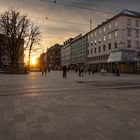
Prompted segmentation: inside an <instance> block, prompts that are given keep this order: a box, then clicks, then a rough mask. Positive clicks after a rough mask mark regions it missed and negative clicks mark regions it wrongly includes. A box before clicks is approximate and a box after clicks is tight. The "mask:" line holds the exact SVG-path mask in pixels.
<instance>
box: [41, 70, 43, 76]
mask: <svg viewBox="0 0 140 140" xmlns="http://www.w3.org/2000/svg"><path fill="white" fill-rule="evenodd" d="M41 72H42V76H44V68H42V69H41Z"/></svg>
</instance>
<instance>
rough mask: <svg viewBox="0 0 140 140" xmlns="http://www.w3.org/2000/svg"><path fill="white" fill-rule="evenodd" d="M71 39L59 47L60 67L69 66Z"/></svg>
mask: <svg viewBox="0 0 140 140" xmlns="http://www.w3.org/2000/svg"><path fill="white" fill-rule="evenodd" d="M72 40H73V39H72V38H70V39H68V40H67V41H65V42H64V45H63V46H62V47H61V65H62V66H63V65H66V66H69V65H70V60H71V58H70V44H71V41H72Z"/></svg>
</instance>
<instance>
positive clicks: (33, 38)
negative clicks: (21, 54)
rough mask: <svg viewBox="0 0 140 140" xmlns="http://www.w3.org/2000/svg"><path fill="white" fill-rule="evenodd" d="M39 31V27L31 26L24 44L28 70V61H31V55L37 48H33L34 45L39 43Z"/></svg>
mask: <svg viewBox="0 0 140 140" xmlns="http://www.w3.org/2000/svg"><path fill="white" fill-rule="evenodd" d="M40 34H41V33H40V30H39V26H35V25H34V24H31V26H30V31H29V36H28V40H27V44H26V48H28V50H29V51H28V67H29V68H30V60H31V53H32V52H34V51H36V50H37V49H38V48H35V45H37V44H39V41H40Z"/></svg>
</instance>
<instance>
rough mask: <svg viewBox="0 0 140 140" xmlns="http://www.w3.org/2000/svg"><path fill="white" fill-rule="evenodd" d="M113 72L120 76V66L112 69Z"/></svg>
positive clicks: (114, 74)
mask: <svg viewBox="0 0 140 140" xmlns="http://www.w3.org/2000/svg"><path fill="white" fill-rule="evenodd" d="M112 73H113V76H117V77H119V76H120V71H119V69H118V68H115V69H113V70H112Z"/></svg>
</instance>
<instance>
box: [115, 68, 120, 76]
mask: <svg viewBox="0 0 140 140" xmlns="http://www.w3.org/2000/svg"><path fill="white" fill-rule="evenodd" d="M116 76H117V77H119V76H120V71H119V69H118V68H116Z"/></svg>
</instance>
